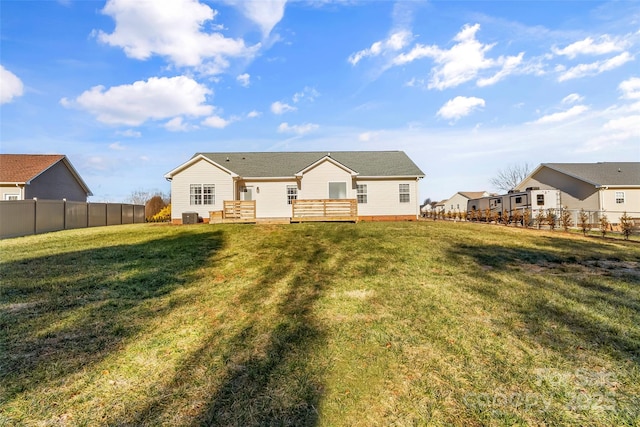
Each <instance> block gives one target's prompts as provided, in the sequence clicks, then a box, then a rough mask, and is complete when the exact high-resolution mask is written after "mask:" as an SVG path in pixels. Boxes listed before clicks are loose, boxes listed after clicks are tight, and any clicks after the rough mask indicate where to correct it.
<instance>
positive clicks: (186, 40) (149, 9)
mask: <svg viewBox="0 0 640 427" xmlns="http://www.w3.org/2000/svg"><path fill="white" fill-rule="evenodd" d="M102 12H103V13H104V14H105V15H109V16H111V17H112V18H113V19H114V20H115V23H116V27H115V30H114V31H113V33H111V34H107V33H105V32H103V31H98V32H97V33H96V34H97V37H98V40H100V41H101V42H103V43H106V44H108V45H111V46H117V47H121V48H123V49H124V52H125V54H126V55H127V56H128V57H130V58H135V59H140V60H146V59H148V58H150V57H151V56H152V55H154V54H156V55H160V56H163V57H165V58H167V59H168V60H169V61H170V62H171V63H173V64H175V65H176V66H179V67H196V68H197V69H198V70H199V71H200V72H203V73H207V74H219V73H221V72H222V71H224V70H225V69H226V68H228V66H229V61H228V59H227V58H231V57H240V58H251V57H253V56H254V55H255V52H256V51H257V50H258V49H259V48H260V44H257V45H255V46H252V47H247V46H245V43H244V40H242V39H230V38H227V37H224V36H223V35H222V34H220V33H207V32H205V31H203V27H204V23H205V22H208V21H212V20H213V19H214V18H215V16H216V14H217V12H215V11H214V10H212V9H211V8H210V7H209V6H207V5H206V4H202V3H200V2H198V1H197V0H171V1H128V0H108V1H107V4H106V5H105V7H104V9H103V10H102Z"/></svg>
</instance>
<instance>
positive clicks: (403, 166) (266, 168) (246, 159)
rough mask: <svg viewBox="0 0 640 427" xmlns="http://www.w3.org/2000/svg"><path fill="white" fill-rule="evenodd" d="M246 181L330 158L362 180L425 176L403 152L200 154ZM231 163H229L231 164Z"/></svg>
mask: <svg viewBox="0 0 640 427" xmlns="http://www.w3.org/2000/svg"><path fill="white" fill-rule="evenodd" d="M199 155H203V156H205V157H207V158H209V159H211V160H213V161H214V162H216V163H218V164H219V165H221V166H223V167H224V168H226V169H229V170H230V171H232V172H235V173H237V174H238V175H240V176H243V177H252V178H260V177H289V176H291V177H292V176H294V175H295V174H296V173H298V172H300V171H301V170H303V169H305V168H306V167H307V166H310V165H312V164H313V163H315V162H317V161H318V160H320V159H322V158H323V157H325V156H327V155H329V156H330V157H331V158H332V159H333V160H335V161H337V162H339V163H341V164H342V165H344V166H346V167H348V168H349V169H351V170H353V171H355V172H357V173H358V174H359V175H360V176H388V177H391V176H415V177H424V172H422V171H421V170H420V168H418V166H416V164H415V163H413V161H412V160H411V159H410V158H409V157H408V156H407V155H406V154H405V153H404V152H403V151H332V152H331V153H327V152H326V151H299V152H248V153H196V154H195V155H194V157H197V156H199ZM227 159H228V160H227Z"/></svg>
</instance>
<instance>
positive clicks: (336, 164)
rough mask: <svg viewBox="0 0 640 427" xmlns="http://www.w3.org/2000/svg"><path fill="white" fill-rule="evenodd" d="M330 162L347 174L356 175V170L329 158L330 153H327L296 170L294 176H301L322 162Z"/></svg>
mask: <svg viewBox="0 0 640 427" xmlns="http://www.w3.org/2000/svg"><path fill="white" fill-rule="evenodd" d="M325 162H328V163H331V164H332V165H334V166H336V167H338V168H340V169H342V170H344V171H346V172H348V173H349V174H351V176H352V177H353V176H357V175H358V172H356V171H354V170H353V169H350V168H349V167H348V166H345V165H343V164H342V163H340V162H338V161H337V160H334V159H333V158H331V154H330V153H329V154H327V155H326V156H324V157H323V158H321V159H320V160H318V161H317V162H313V163H312V164H310V165H309V166H307V167H306V168H304V169H302V170H300V171H298V172H296V174H295V175H296V176H302V175H304V174H305V173H307V172H309V171H310V170H312V169H314V168H315V167H317V166H319V165H321V164H322V163H325Z"/></svg>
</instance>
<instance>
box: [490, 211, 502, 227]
mask: <svg viewBox="0 0 640 427" xmlns="http://www.w3.org/2000/svg"><path fill="white" fill-rule="evenodd" d="M491 222H495V223H496V224H498V223H499V222H500V211H493V212H491Z"/></svg>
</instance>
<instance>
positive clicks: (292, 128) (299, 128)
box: [278, 122, 320, 135]
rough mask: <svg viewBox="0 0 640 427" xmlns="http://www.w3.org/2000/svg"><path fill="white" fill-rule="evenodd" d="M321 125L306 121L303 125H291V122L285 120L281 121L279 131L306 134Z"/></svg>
mask: <svg viewBox="0 0 640 427" xmlns="http://www.w3.org/2000/svg"><path fill="white" fill-rule="evenodd" d="M319 127H320V126H318V125H317V124H315V123H305V124H302V125H289V123H287V122H284V123H280V126H278V132H279V133H295V134H298V135H304V134H306V133H309V132H312V131H314V130H316V129H318V128H319Z"/></svg>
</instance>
